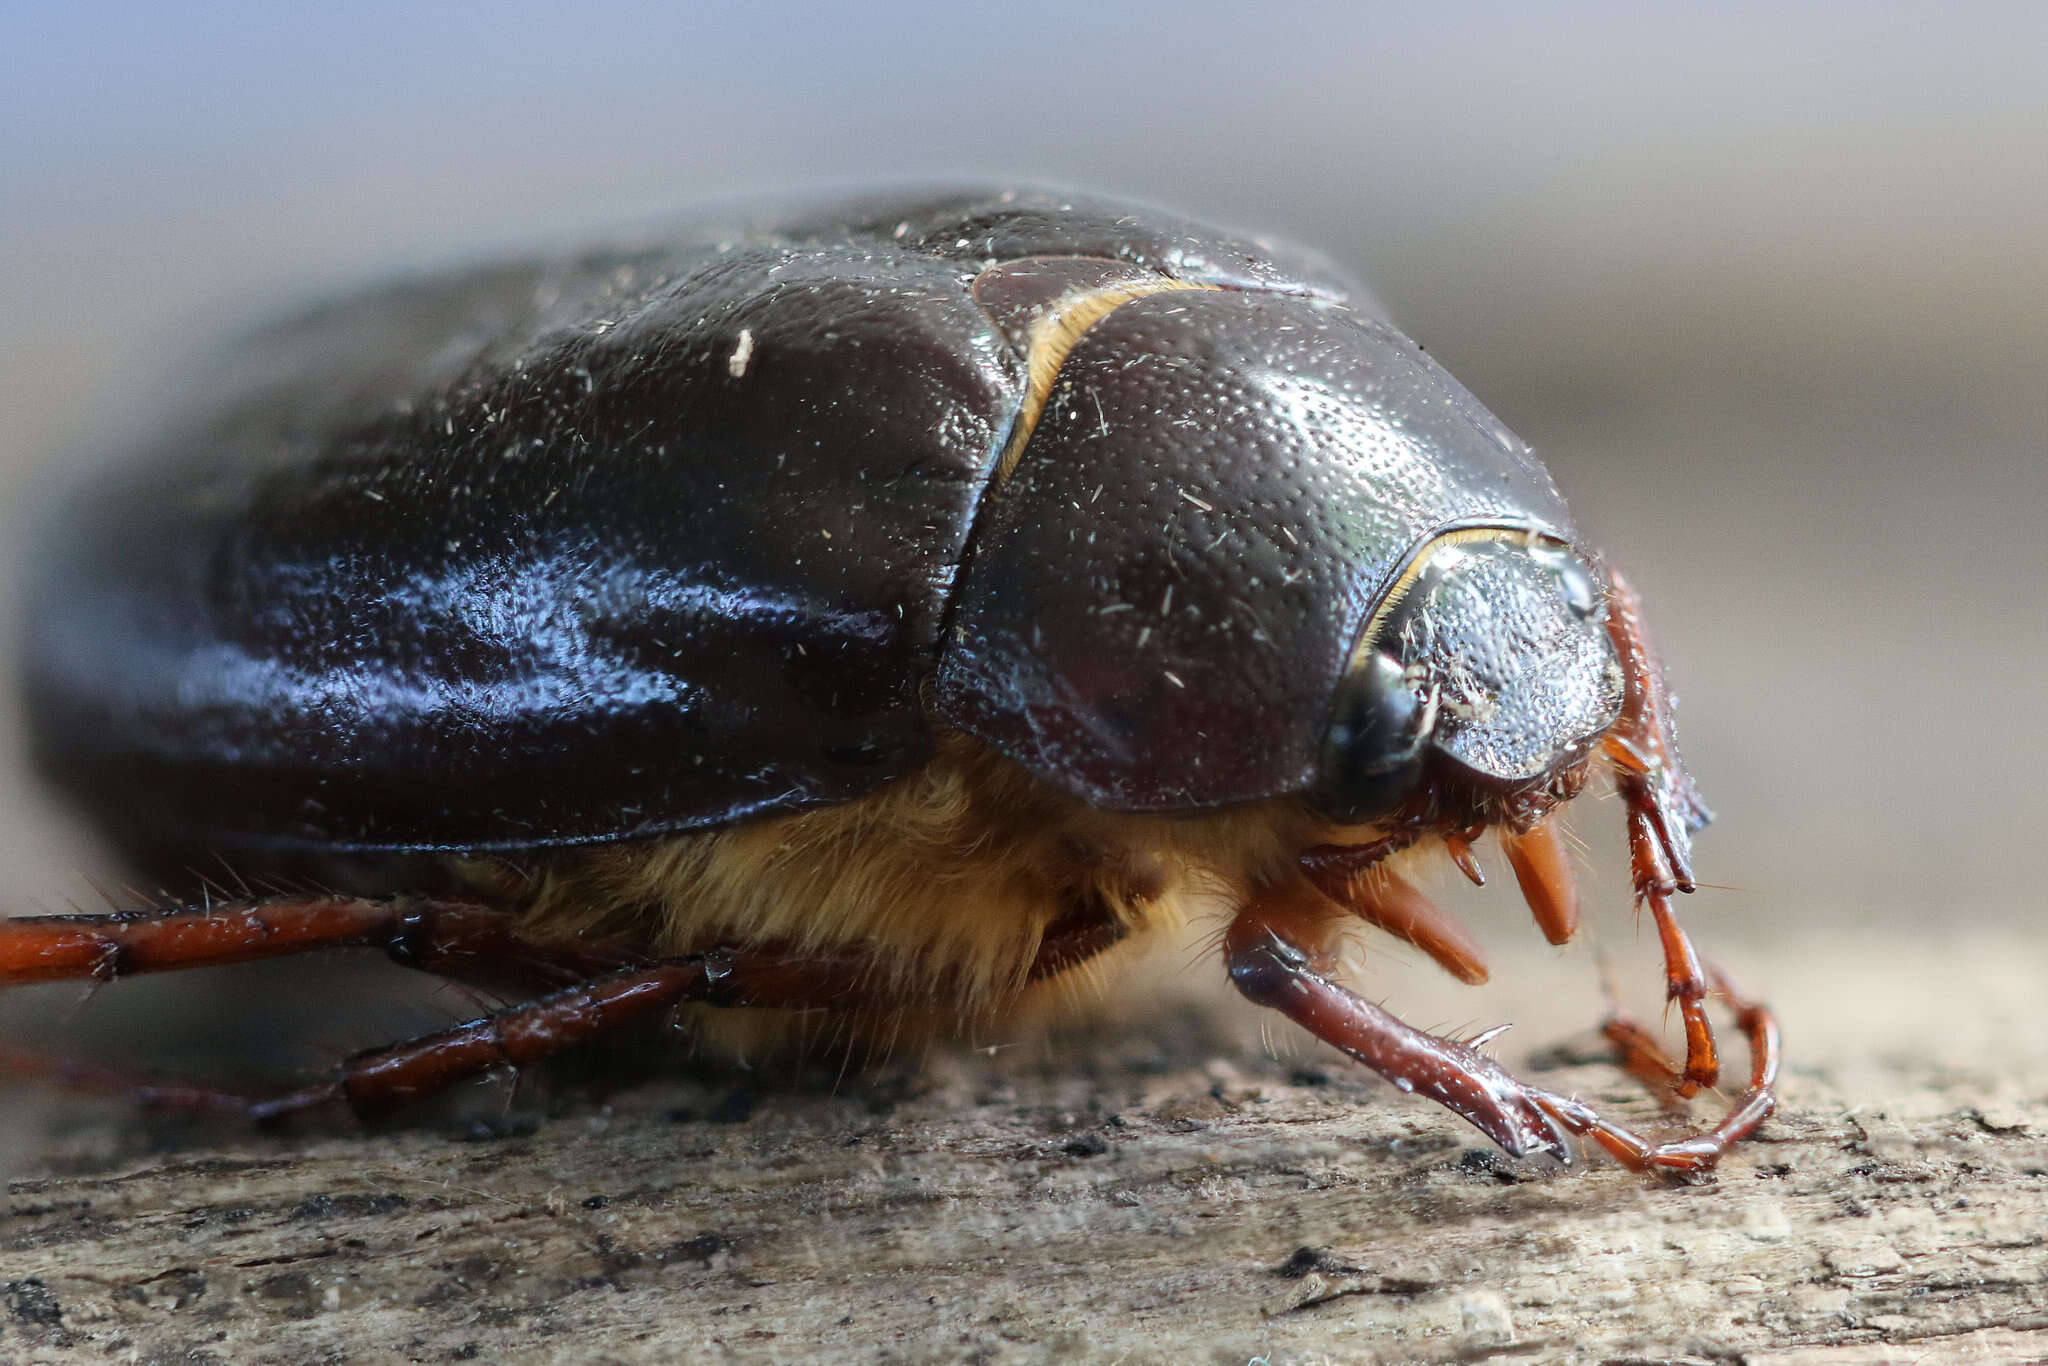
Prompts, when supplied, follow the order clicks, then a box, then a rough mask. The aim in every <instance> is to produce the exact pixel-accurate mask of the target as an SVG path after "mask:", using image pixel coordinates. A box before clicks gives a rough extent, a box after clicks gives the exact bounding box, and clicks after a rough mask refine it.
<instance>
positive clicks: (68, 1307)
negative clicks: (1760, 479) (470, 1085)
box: [0, 930, 2048, 1366]
mask: <svg viewBox="0 0 2048 1366" xmlns="http://www.w3.org/2000/svg"><path fill="white" fill-rule="evenodd" d="M1839 942H1840V941H1834V940H1829V939H1827V938H1825V937H1822V936H1815V937H1813V938H1812V939H1811V941H1810V942H1809V941H1801V942H1797V943H1794V944H1793V945H1791V946H1789V947H1787V948H1786V949H1785V950H1784V952H1783V953H1782V954H1774V955H1772V959H1771V963H1770V964H1766V963H1764V962H1763V960H1761V959H1757V960H1755V961H1756V962H1757V963H1758V966H1757V967H1756V968H1754V969H1753V970H1748V971H1745V973H1744V975H1745V977H1747V978H1750V979H1752V980H1754V981H1757V982H1758V983H1759V984H1760V985H1761V984H1764V982H1765V979H1767V978H1769V977H1771V976H1773V975H1775V976H1777V978H1778V979H1779V980H1778V981H1777V982H1774V983H1770V984H1769V985H1770V988H1771V990H1772V991H1773V992H1774V993H1775V994H1776V995H1778V996H1779V998H1780V1004H1781V1005H1782V1006H1783V1007H1784V1008H1785V1013H1786V1014H1787V1016H1788V1017H1789V1033H1790V1034H1791V1038H1792V1059H1793V1066H1792V1069H1791V1083H1790V1088H1789V1091H1790V1094H1789V1096H1788V1103H1787V1105H1786V1108H1785V1110H1784V1112H1783V1113H1782V1115H1781V1116H1780V1117H1779V1118H1777V1119H1775V1120H1773V1121H1772V1122H1771V1123H1770V1124H1769V1125H1768V1126H1767V1128H1766V1130H1765V1133H1764V1135H1763V1137H1762V1139H1761V1141H1759V1142H1756V1143H1753V1144H1751V1145H1748V1146H1746V1147H1745V1148H1743V1149H1742V1150H1741V1151H1740V1153H1739V1155H1738V1156H1737V1157H1736V1158H1735V1159H1734V1160H1733V1161H1731V1162H1730V1163H1729V1164H1728V1165H1727V1166H1726V1167H1725V1168H1724V1169H1723V1171H1722V1173H1721V1174H1720V1178H1719V1180H1718V1181H1717V1182H1716V1183H1714V1184H1710V1185H1701V1186H1692V1187H1672V1186H1661V1185H1657V1184H1654V1183H1649V1182H1646V1181H1644V1180H1643V1179H1641V1178H1638V1177H1635V1176H1632V1175H1630V1174H1628V1173H1626V1172H1623V1171H1620V1170H1617V1169H1615V1168H1613V1167H1611V1166H1607V1165H1603V1164H1599V1163H1597V1162H1596V1163H1593V1164H1592V1165H1591V1166H1590V1168H1589V1169H1588V1168H1580V1169H1574V1170H1571V1171H1555V1170H1548V1169H1543V1168H1539V1167H1537V1166H1534V1165H1527V1164H1518V1163H1513V1162H1509V1161H1507V1160H1505V1159H1502V1158H1500V1157H1499V1156H1498V1155H1497V1154H1495V1153H1494V1152H1493V1151H1492V1150H1490V1149H1487V1148H1484V1147H1482V1146H1480V1144H1479V1143H1478V1142H1477V1141H1476V1136H1475V1135H1474V1134H1473V1133H1472V1132H1471V1131H1470V1130H1468V1129H1467V1128H1465V1127H1464V1126H1463V1125H1462V1124H1461V1123H1459V1122H1458V1121H1456V1120H1455V1119H1452V1118H1451V1117H1449V1116H1447V1115H1445V1114H1443V1113H1441V1112H1439V1111H1437V1110H1435V1109H1433V1108H1431V1107H1428V1106H1426V1105H1422V1104H1419V1103H1416V1102H1414V1101H1412V1100H1409V1099H1406V1098H1402V1097H1399V1096H1396V1095H1395V1094H1394V1093H1393V1092H1392V1091H1391V1090H1390V1089H1389V1088H1387V1087H1384V1086H1381V1085H1379V1084H1377V1083H1376V1082H1374V1081H1372V1080H1371V1079H1370V1078H1368V1077H1364V1076H1362V1075H1360V1074H1359V1073H1358V1072H1357V1071H1356V1070H1355V1069H1351V1068H1348V1067H1347V1066H1345V1064H1344V1063H1343V1062H1342V1061H1341V1059H1338V1058H1337V1057H1336V1056H1335V1055H1333V1054H1309V1053H1307V1052H1303V1053H1301V1054H1300V1055H1298V1056H1295V1057H1293V1058H1291V1059H1276V1058H1274V1057H1272V1056H1271V1055H1270V1054H1269V1053H1268V1052H1267V1051H1266V1050H1265V1049H1264V1048H1262V1047H1261V1045H1260V1041H1259V1036H1258V1026H1259V1022H1258V1021H1257V1020H1256V1019H1255V1018H1254V1017H1252V1016H1250V1015H1249V1014H1247V1013H1243V1012H1239V1011H1236V1010H1234V1009H1232V1008H1229V1007H1227V1006H1224V1005H1219V1004H1216V1003H1214V1002H1212V1001H1207V1000H1203V999H1195V1000H1186V999H1183V1000H1180V1001H1178V1002H1172V1003H1169V1004H1168V1005H1166V1006H1164V1007H1161V1008H1160V1009H1159V1010H1158V1011H1156V1012H1155V1013H1152V1014H1149V1015H1145V1014H1141V1015H1138V1016H1136V1017H1133V1018H1131V1019H1129V1020H1127V1021H1126V1023H1124V1024H1122V1025H1119V1026H1117V1027H1114V1028H1112V1029H1109V1030H1106V1031H1100V1032H1098V1033H1096V1034H1095V1035H1094V1036H1093V1037H1091V1038H1088V1039H1083V1040H1076V1039H1073V1038H1061V1039H1058V1040H1055V1041H1053V1042H1052V1043H1051V1044H1049V1045H1047V1046H1045V1047H1043V1048H1036V1049H1017V1050H1012V1051H1004V1052H999V1053H998V1054H997V1055H995V1056H993V1057H991V1056H988V1055H985V1054H981V1053H969V1052H964V1051H962V1052H942V1053H940V1054H939V1055H937V1056H936V1057H934V1058H932V1059H931V1060H930V1061H929V1062H928V1063H927V1064H926V1065H924V1066H923V1067H921V1068H919V1069H916V1070H912V1069H910V1068H908V1067H897V1068H893V1069H885V1070H884V1071H882V1072H881V1073H879V1074H874V1075H868V1076H863V1077H858V1078H855V1079H852V1080H850V1081H847V1082H844V1083H842V1084H840V1085H838V1086H837V1087H836V1088H835V1087H834V1086H833V1085H831V1084H830V1078H829V1077H826V1078H825V1079H823V1080H820V1079H818V1078H815V1077H809V1076H801V1077H774V1078H771V1077H765V1076H763V1075H761V1074H753V1075H751V1076H748V1075H746V1074H732V1073H692V1074H689V1075H685V1076H681V1077H670V1078H667V1079H664V1080H660V1081H655V1082H652V1083H649V1084H647V1085H644V1086H641V1087H637V1088H634V1089H632V1090H629V1091H623V1092H619V1093H617V1094H616V1095H614V1096H612V1097H611V1099H610V1101H609V1103H603V1104H600V1103H594V1102H588V1101H583V1100H579V1099H576V1098H573V1097H572V1098H568V1099H566V1100H565V1101H564V1102H563V1104H562V1105H561V1106H560V1107H559V1109H560V1113H558V1114H556V1115H555V1116H554V1117H552V1118H548V1119H546V1120H545V1121H544V1122H541V1123H539V1124H538V1125H537V1127H530V1128H529V1127H528V1126H524V1125H513V1126H510V1132H507V1131H506V1126H502V1125H501V1126H497V1128H496V1129H495V1130H494V1131H493V1134H492V1136H488V1137H485V1138H483V1139H481V1140H475V1139H472V1140H471V1141H463V1140H462V1139H461V1138H459V1137H457V1136H454V1135H451V1133H450V1132H448V1131H446V1130H445V1129H443V1128H438V1127H434V1126H431V1125H430V1126H426V1127H418V1126H415V1127H413V1128H408V1129H400V1130H395V1131H391V1132H384V1133H378V1134H367V1135H366V1134H355V1133H344V1132H340V1131H338V1130H335V1129H329V1130H326V1131H322V1130H319V1129H317V1128H316V1129H315V1130H313V1131H312V1132H309V1133H303V1134H299V1135H296V1136H290V1135H288V1136H283V1137H265V1136H261V1135H252V1134H249V1133H246V1132H243V1131H240V1130H237V1129H234V1128H232V1127H222V1126H218V1125H212V1124H208V1125H202V1126H198V1127H197V1128H194V1127H192V1126H189V1125H188V1126H170V1127H168V1128H167V1127H165V1126H162V1125H153V1124H150V1123H147V1122H144V1121H143V1120H141V1119H140V1118H138V1117H136V1116H135V1115H133V1114H131V1113H129V1112H128V1111H127V1110H126V1109H125V1108H124V1107H121V1106H119V1105H116V1104H112V1103H106V1102H83V1101H75V1100H71V1099H68V1098H67V1099H51V1098H47V1097H45V1098H40V1099H38V1098H35V1097H31V1096H27V1095H25V1093H23V1092H21V1091H19V1090H13V1091H9V1092H8V1093H6V1103H7V1104H8V1106H9V1107H10V1108H11V1109H12V1111H13V1115H12V1117H11V1121H12V1129H13V1131H14V1143H15V1145H16V1146H15V1151H14V1155H13V1165H14V1168H15V1170H16V1171H17V1173H18V1175H17V1177H16V1179H15V1180H13V1182H12V1183H11V1184H10V1187H9V1196H8V1205H7V1211H6V1215H5V1222H4V1224H0V1360H6V1361H9V1362H48V1363H60V1362H61V1363H70V1362H86V1361H92V1362H102V1361H110V1360H112V1361H141V1362H172V1361H178V1362H233V1363H272V1362H275V1363H293V1364H294V1366H296V1364H297V1363H304V1362H380V1361H480V1362H564V1363H568V1362H577V1363H585V1362H589V1363H639V1362H673V1361H731V1362H782V1361H811V1360H819V1361H861V1362H898V1363H916V1362H975V1363H1011V1362H1016V1363H1036V1362H1080V1361H1105V1362H1109V1361H1120V1362H1133V1363H1136V1362H1155V1361H1156V1362H1175V1363H1189V1362H1198V1363H1205V1364H1206V1363H1217V1364H1218V1366H1222V1364H1224V1363H1230V1364H1231V1366H1245V1364H1246V1363H1251V1362H1255V1361H1264V1362H1267V1363H1271V1366H1279V1364H1280V1363H1299V1364H1300V1366H1308V1364H1309V1363H1321V1362H1396V1361H1432V1362H1434V1361H1474V1360H1491V1359H1502V1360H1542V1361H1567V1362H1624V1361H1627V1362H1642V1361H1687V1362H1692V1361H1698V1362H1730V1361H1747V1362H1759V1363H1762V1362H1769V1363H1795V1362H1796V1363H1822V1362H1827V1363H1850V1362H1856V1363H1863V1362H1884V1361H1906V1360H1944V1361H1950V1360H1987V1361H1989V1360H2018V1359H2027V1358H2048V1278H2044V1270H2048V1252H2044V1242H2048V1138H2044V1136H2048V1060H2044V1055H2048V1040H2044V1039H2043V1038H2042V1036H2041V1031H2040V1030H2039V1027H2038V1026H2036V1027H2035V1030H2034V1032H2033V1033H2032V1034H2031V1035H2027V1034H2015V1033H2014V1032H2013V1030H2012V1028H2011V1023H2010V1021H2011V1019H2012V1018H2015V1017H2017V1018H2025V1017H2026V1016H2027V1012H2028V1011H2029V1010H2030V1009H2031V1000H2032V993H2033V986H2034V984H2036V983H2039V982H2041V981H2042V980H2044V977H2043V976H2042V975H2041V971H2042V968H2043V962H2042V958H2041V955H2040V951H2039V950H2038V949H2035V948H2034V947H2033V946H2032V945H2031V944H2030V943H2028V942H2027V940H2026V939H2025V937H2024V936H2023V935H2021V934H2020V933H2018V932H2017V931H2016V930H2015V931H2013V932H2012V933H2011V934H2009V935H2002V934H1989V933H1987V934H1982V935H1978V936H1976V937H1974V938H1972V939H1969V940H1967V941H1959V942H1953V943H1950V944H1948V945H1946V946H1939V947H1936V948H1933V949H1927V948H1922V949H1921V950H1920V951H1919V952H1917V953H1915V952H1912V951H1910V946H1908V945H1906V944H1904V943H1886V942H1876V943H1868V942H1866V943H1864V944H1862V945H1861V946H1860V947H1859V948H1856V949H1855V951H1854V952H1851V953H1847V954H1842V953H1838V954H1837V961H1836V962H1835V963H1834V964H1833V967H1832V969H1831V971H1830V972H1829V973H1826V974H1817V973H1810V972H1807V971H1805V970H1804V969H1803V968H1801V967H1800V966H1799V965H1800V964H1801V962H1802V955H1803V954H1809V955H1818V954H1821V953H1823V952H1825V951H1826V947H1827V945H1828V944H1830V943H1835V944H1837V947H1838V948H1839ZM1517 961H1518V960H1510V966H1513V965H1514V964H1515V963H1516V962H1517ZM1532 961H1533V959H1532ZM1772 964H1775V967H1776V969H1777V970H1776V972H1775V973H1773V972H1772V971H1770V967H1771V966H1772ZM1851 988H1853V993H1851V994H1853V997H1854V1000H1853V1001H1852V1002H1850V1003H1849V1004H1844V999H1843V998H1844V993H1845V992H1848V991H1849V989H1851ZM1858 1002H1860V1003H1861V1004H1860V1005H1858V1004H1856V1003H1858ZM1571 1004H1572V1005H1573V1007H1574V1008H1575V1009H1578V1010H1581V1011H1582V1010H1583V1009H1584V1007H1585V1004H1586V1002H1585V1001H1584V1000H1583V999H1578V1000H1575V1001H1573V1002H1572V1003H1571ZM1467 1008H1468V1009H1469V1007H1467ZM1545 1009H1546V1008H1545V1007H1541V1006H1539V1007H1537V1008H1536V1011H1535V1013H1536V1014H1537V1015H1538V1016H1540V1017H1541V1019H1542V1025H1543V1027H1544V1028H1546V1029H1548V1028H1551V1027H1552V1026H1553V1025H1554V1024H1555V1023H1556V1021H1554V1020H1553V1019H1552V1018H1551V1016H1550V1015H1549V1014H1546V1013H1545ZM1958 1010H1962V1011H1967V1012H1968V1013H1967V1014H1966V1015H1961V1016H1957V1015H1953V1014H1949V1015H1946V1016H1945V1015H1944V1012H1953V1011H1958ZM1859 1012H1860V1013H1859ZM1923 1014H1924V1021H1923ZM1559 1018H1563V1017H1559ZM1923 1024H1924V1027H1923ZM1518 1032H1528V1031H1527V1030H1526V1029H1525V1030H1524V1031H1518ZM1565 1032H1566V1033H1569V1030H1566V1031H1565ZM1554 1037H1555V1036H1554V1035H1540V1034H1539V1035H1536V1036H1534V1037H1531V1038H1530V1039H1529V1040H1528V1042H1529V1043H1530V1044H1532V1045H1535V1044H1538V1043H1540V1042H1543V1041H1544V1040H1545V1039H1546V1038H1552V1039H1554ZM1570 1037H1571V1040H1572V1042H1573V1045H1574V1050H1578V1051H1567V1052H1565V1053H1562V1054H1561V1053H1559V1052H1557V1051H1555V1050H1553V1051H1552V1052H1551V1053H1550V1055H1549V1062H1548V1063H1547V1064H1545V1063H1544V1062H1543V1059H1542V1057H1541V1056H1539V1057H1538V1059H1537V1060H1536V1065H1538V1066H1546V1068H1547V1070H1545V1071H1544V1073H1543V1075H1544V1076H1545V1079H1546V1081H1547V1083H1548V1084H1550V1085H1552V1086H1557V1087H1565V1088H1577V1089H1579V1090H1580V1091H1581V1092H1582V1093H1584V1094H1586V1095H1588V1096H1589V1097H1592V1098H1595V1099H1597V1100H1598V1101H1599V1102H1600V1103H1601V1104H1603V1105H1606V1106H1609V1107H1611V1108H1613V1109H1615V1110H1617V1111H1620V1112H1623V1113H1625V1114H1626V1115H1628V1116H1629V1117H1630V1119H1631V1120H1632V1121H1635V1122H1640V1123H1643V1124H1646V1125H1651V1126H1654V1125H1655V1124H1656V1123H1658V1119H1657V1116H1656V1114H1655V1108H1654V1106H1652V1105H1651V1104H1650V1103H1649V1102H1648V1101H1647V1100H1646V1099H1644V1098H1642V1097H1640V1096H1638V1095H1636V1094H1635V1093H1633V1092H1632V1091H1631V1089H1630V1087H1629V1084H1628V1083H1626V1082H1625V1081H1622V1080H1620V1079H1618V1078H1617V1077H1616V1076H1615V1074H1614V1073H1613V1071H1612V1069H1610V1068H1608V1067H1606V1066H1604V1065H1601V1064H1599V1063H1596V1062H1594V1061H1592V1060H1591V1059H1590V1052H1591V1043H1590V1040H1591V1034H1590V1031H1586V1030H1584V1029H1581V1030H1579V1031H1578V1032H1577V1033H1576V1034H1572V1035H1571V1036H1570ZM2001 1038H2003V1039H2006V1040H2009V1041H2010V1046H2009V1047H2007V1048H2006V1049H2005V1050H2004V1052H2005V1056H2003V1057H1993V1056H1986V1054H1985V1052H1984V1049H1985V1047H1986V1041H1996V1040H1998V1039H2001ZM1582 1045H1583V1048H1582V1049H1581V1047H1580V1046H1582ZM1508 1056H1509V1058H1510V1059H1512V1060H1516V1061H1517V1062H1519V1063H1524V1064H1526V1063H1527V1062H1528V1058H1527V1055H1526V1054H1524V1055H1520V1056H1518V1055H1516V1054H1515V1053H1514V1052H1513V1051H1512V1050H1510V1051H1509V1053H1508ZM151 1145H155V1148H156V1150H154V1151H152V1150H151Z"/></svg>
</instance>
